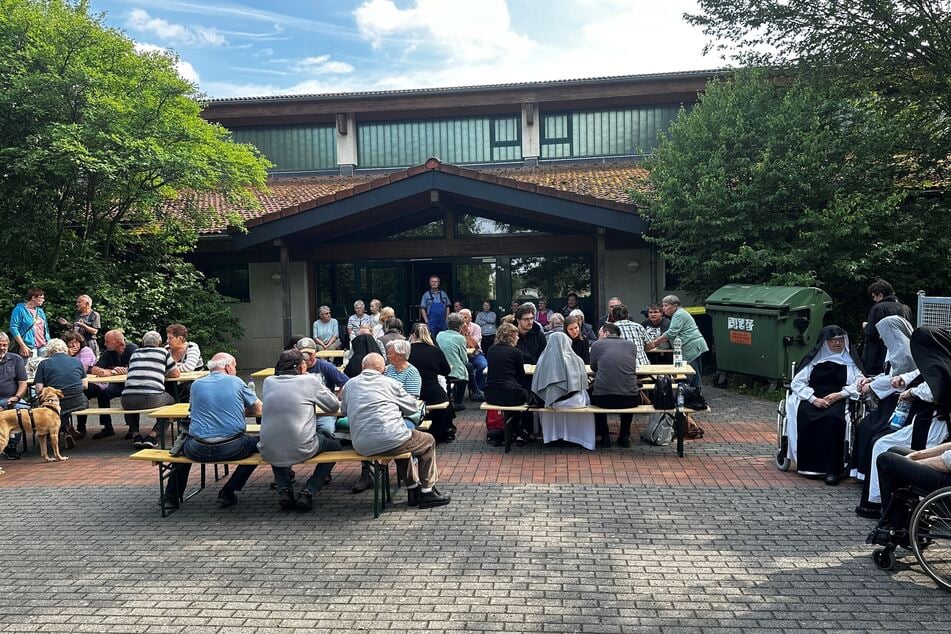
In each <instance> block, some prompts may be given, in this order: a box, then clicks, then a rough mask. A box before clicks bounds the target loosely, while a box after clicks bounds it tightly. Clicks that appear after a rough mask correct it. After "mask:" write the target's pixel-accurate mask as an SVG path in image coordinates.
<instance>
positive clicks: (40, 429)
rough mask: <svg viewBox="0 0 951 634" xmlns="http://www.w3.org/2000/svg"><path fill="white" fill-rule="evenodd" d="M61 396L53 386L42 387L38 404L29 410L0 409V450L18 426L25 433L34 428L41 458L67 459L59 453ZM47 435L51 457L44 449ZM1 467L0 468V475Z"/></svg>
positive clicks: (55, 460) (0, 473)
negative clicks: (21, 425) (51, 448)
mask: <svg viewBox="0 0 951 634" xmlns="http://www.w3.org/2000/svg"><path fill="white" fill-rule="evenodd" d="M61 398H63V393H62V392H61V391H59V390H57V389H56V388H55V387H44V388H43V391H42V392H40V398H39V403H40V404H39V406H38V407H35V408H33V410H32V416H31V412H30V411H27V410H25V409H20V410H17V409H6V410H3V411H0V451H3V450H4V449H6V448H7V443H8V442H10V434H11V433H12V432H14V431H16V430H18V429H19V428H20V423H21V422H22V424H23V429H24V430H25V431H26V433H27V434H29V433H32V431H33V428H34V426H35V428H36V438H37V440H38V441H39V443H40V453H41V454H42V455H43V460H46V461H47V462H57V461H60V460H69V458H67V457H66V456H63V455H61V454H60V453H59V428H60V419H59V412H60V409H59V400H60V399H61ZM47 437H49V439H50V445H51V446H52V447H53V457H52V458H51V457H49V455H48V454H47V450H46V438H47ZM2 474H3V469H0V475H2Z"/></svg>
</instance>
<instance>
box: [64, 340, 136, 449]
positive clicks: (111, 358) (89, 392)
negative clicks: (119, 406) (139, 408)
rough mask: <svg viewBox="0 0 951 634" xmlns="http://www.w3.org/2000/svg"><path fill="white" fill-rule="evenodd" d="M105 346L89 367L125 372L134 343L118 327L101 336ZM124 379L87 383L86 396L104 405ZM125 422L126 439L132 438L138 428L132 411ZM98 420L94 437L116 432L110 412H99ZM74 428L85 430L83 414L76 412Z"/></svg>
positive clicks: (107, 372)
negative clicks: (127, 428) (112, 381)
mask: <svg viewBox="0 0 951 634" xmlns="http://www.w3.org/2000/svg"><path fill="white" fill-rule="evenodd" d="M103 344H104V346H105V348H106V349H105V350H104V351H103V353H102V354H101V355H99V360H98V361H96V365H94V366H93V367H92V369H91V370H90V371H89V373H90V374H94V375H96V376H120V375H123V374H127V373H128V371H129V363H130V362H131V360H132V353H133V352H135V351H136V350H138V348H139V347H138V346H137V345H135V344H134V343H130V342H126V340H125V335H124V334H123V333H122V331H121V330H110V331H108V332H106V335H105V337H103ZM124 387H125V384H124V383H90V384H89V387H88V388H87V389H86V396H88V397H89V398H94V397H95V399H96V403H97V406H98V407H99V408H101V409H107V408H108V407H109V403H110V401H112V399H114V398H118V397H120V396H122V389H123V388H124ZM125 421H126V424H128V425H129V432H128V433H127V434H126V437H125V439H126V440H132V437H133V435H134V434H135V432H137V431H139V419H138V417H137V416H136V415H135V414H126V416H125ZM99 423H100V424H101V425H102V429H101V430H99V431H97V432H96V433H95V434H93V436H92V437H93V440H99V439H101V438H108V437H109V436H115V435H116V432H115V429H113V427H112V416H110V415H109V414H102V415H100V416H99ZM76 427H77V431H78V432H79V433H80V434H84V433H86V417H85V416H78V417H77V421H76Z"/></svg>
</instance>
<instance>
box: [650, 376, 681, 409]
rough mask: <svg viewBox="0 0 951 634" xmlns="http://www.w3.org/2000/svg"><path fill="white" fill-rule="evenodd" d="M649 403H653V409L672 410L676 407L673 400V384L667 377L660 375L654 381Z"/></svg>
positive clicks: (675, 402)
mask: <svg viewBox="0 0 951 634" xmlns="http://www.w3.org/2000/svg"><path fill="white" fill-rule="evenodd" d="M651 403H653V405H654V409H674V408H675V407H677V401H676V399H675V398H674V384H673V382H672V381H671V380H670V377H669V376H667V375H665V374H662V375H660V376H658V377H657V378H656V379H655V380H654V390H653V392H651Z"/></svg>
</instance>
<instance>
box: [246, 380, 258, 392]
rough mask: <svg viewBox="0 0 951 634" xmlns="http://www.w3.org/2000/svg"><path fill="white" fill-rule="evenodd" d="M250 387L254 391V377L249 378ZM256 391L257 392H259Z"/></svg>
mask: <svg viewBox="0 0 951 634" xmlns="http://www.w3.org/2000/svg"><path fill="white" fill-rule="evenodd" d="M248 387H249V388H250V389H251V391H252V392H254V379H248ZM254 393H255V394H257V392H254Z"/></svg>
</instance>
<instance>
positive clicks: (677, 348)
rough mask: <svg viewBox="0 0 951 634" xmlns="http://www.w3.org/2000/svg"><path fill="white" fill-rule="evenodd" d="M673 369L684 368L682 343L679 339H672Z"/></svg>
mask: <svg viewBox="0 0 951 634" xmlns="http://www.w3.org/2000/svg"><path fill="white" fill-rule="evenodd" d="M674 367H675V368H682V367H684V342H683V341H681V340H680V337H676V338H675V339H674Z"/></svg>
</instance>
